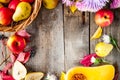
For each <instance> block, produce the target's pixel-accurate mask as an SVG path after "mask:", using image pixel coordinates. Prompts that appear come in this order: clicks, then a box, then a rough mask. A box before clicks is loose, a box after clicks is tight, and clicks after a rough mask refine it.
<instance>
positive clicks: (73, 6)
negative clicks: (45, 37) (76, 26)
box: [70, 5, 77, 13]
mask: <svg viewBox="0 0 120 80" xmlns="http://www.w3.org/2000/svg"><path fill="white" fill-rule="evenodd" d="M70 10H71V12H72V13H74V12H75V11H76V10H77V8H76V6H75V5H71V6H70Z"/></svg>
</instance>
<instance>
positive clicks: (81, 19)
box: [0, 2, 120, 79]
mask: <svg viewBox="0 0 120 80" xmlns="http://www.w3.org/2000/svg"><path fill="white" fill-rule="evenodd" d="M114 14H115V19H114V22H113V24H112V25H111V26H110V27H106V28H104V30H103V34H104V33H105V34H111V35H112V36H114V37H115V38H116V39H117V40H118V45H119V46H120V41H119V40H120V9H117V10H114ZM94 15H95V14H94V13H89V12H85V13H84V12H79V11H77V12H75V14H72V13H71V12H70V10H69V9H68V8H66V7H64V6H63V5H62V3H61V2H60V3H59V5H58V6H57V7H56V8H55V9H53V10H47V9H45V8H44V7H41V10H40V12H39V14H38V16H37V18H36V19H35V20H34V21H33V22H32V24H31V25H30V26H29V27H28V28H27V31H28V32H29V33H30V34H31V35H32V39H31V40H32V41H31V42H30V43H29V46H36V48H37V49H36V55H35V56H34V57H32V58H31V59H30V60H29V62H28V63H27V64H26V67H27V69H28V70H30V71H42V72H44V73H47V72H51V73H56V74H57V75H60V73H61V71H67V70H68V69H70V68H71V67H73V66H78V65H80V64H79V61H80V60H81V59H82V58H83V56H85V55H86V54H90V53H94V52H95V51H94V48H95V44H96V43H97V42H99V41H101V38H100V39H97V40H93V41H90V36H92V35H93V33H94V32H95V31H96V29H97V25H96V24H95V22H94ZM5 34H6V35H11V34H12V33H8V32H5ZM4 50H5V53H9V51H8V50H7V49H6V48H4ZM0 55H1V54H0ZM0 58H1V60H0V61H2V57H1V56H0ZM106 59H107V60H108V61H110V62H111V63H112V64H114V65H115V66H116V68H118V70H120V63H119V62H120V53H118V52H117V50H116V49H114V50H113V51H112V52H111V54H110V55H108V56H107V57H106ZM3 66H4V65H2V66H1V67H0V69H1V68H2V67H3ZM119 79H120V78H119Z"/></svg>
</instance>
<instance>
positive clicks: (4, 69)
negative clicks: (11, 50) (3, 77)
mask: <svg viewBox="0 0 120 80" xmlns="http://www.w3.org/2000/svg"><path fill="white" fill-rule="evenodd" d="M12 65H13V63H11V62H9V63H7V64H6V65H5V67H4V68H3V72H4V73H7V71H8V70H9V69H11V68H12Z"/></svg>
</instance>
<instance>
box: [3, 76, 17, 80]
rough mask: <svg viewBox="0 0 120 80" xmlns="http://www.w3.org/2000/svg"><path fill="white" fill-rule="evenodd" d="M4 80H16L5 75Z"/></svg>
mask: <svg viewBox="0 0 120 80" xmlns="http://www.w3.org/2000/svg"><path fill="white" fill-rule="evenodd" d="M3 80H15V79H14V78H13V77H12V76H11V75H4V76H3Z"/></svg>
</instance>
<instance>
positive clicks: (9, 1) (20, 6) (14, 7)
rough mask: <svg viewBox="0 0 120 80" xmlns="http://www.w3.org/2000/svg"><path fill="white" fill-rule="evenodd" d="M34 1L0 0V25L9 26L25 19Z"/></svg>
mask: <svg viewBox="0 0 120 80" xmlns="http://www.w3.org/2000/svg"><path fill="white" fill-rule="evenodd" d="M33 2H34V0H0V4H1V6H0V7H1V8H0V24H1V25H10V24H11V23H12V21H14V22H18V21H21V20H24V19H27V18H28V17H29V16H30V14H31V12H32V6H31V3H33Z"/></svg>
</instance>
